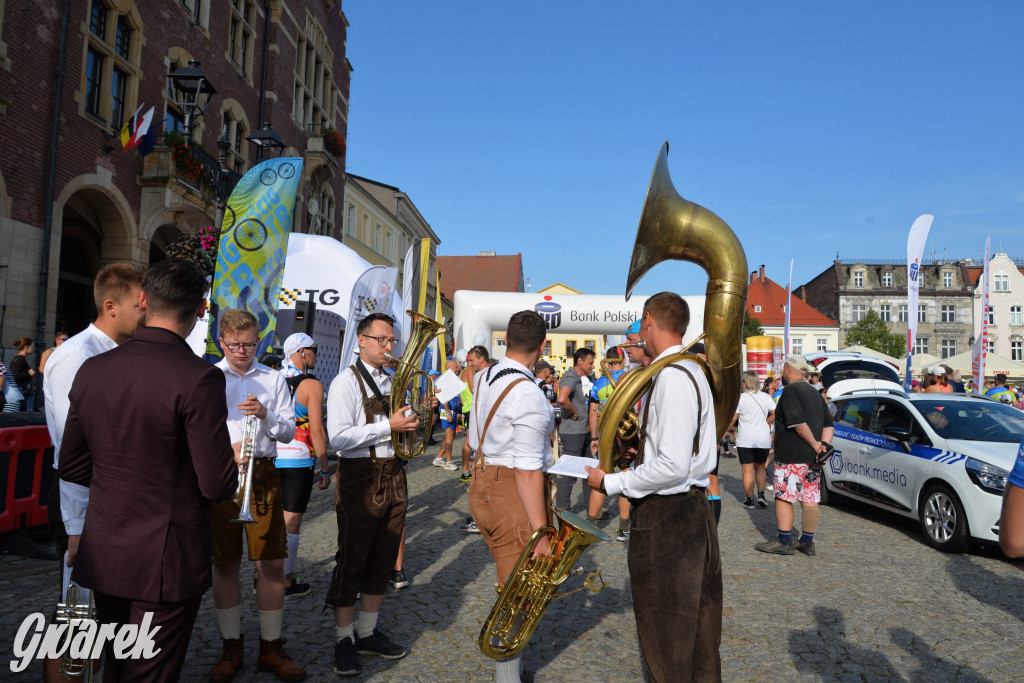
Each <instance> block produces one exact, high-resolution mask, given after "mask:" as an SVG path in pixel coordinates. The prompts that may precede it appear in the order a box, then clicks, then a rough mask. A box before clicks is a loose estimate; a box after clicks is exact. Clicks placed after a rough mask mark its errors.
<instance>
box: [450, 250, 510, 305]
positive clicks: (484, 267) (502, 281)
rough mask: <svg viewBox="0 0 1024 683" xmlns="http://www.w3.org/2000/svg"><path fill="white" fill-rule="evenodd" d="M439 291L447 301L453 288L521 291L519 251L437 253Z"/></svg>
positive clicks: (453, 293) (453, 298)
mask: <svg viewBox="0 0 1024 683" xmlns="http://www.w3.org/2000/svg"><path fill="white" fill-rule="evenodd" d="M437 267H438V269H439V270H440V271H441V294H443V295H444V296H445V298H447V299H448V300H449V301H454V300H455V292H456V291H458V290H460V289H470V290H475V291H481V292H521V291H523V284H522V283H523V255H522V254H521V253H520V254H509V255H496V256H489V255H488V256H438V257H437Z"/></svg>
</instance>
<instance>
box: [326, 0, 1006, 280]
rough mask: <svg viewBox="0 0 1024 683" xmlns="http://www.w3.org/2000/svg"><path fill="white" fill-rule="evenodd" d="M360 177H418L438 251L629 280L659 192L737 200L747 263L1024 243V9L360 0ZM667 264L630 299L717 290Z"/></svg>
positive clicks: (813, 266) (552, 274)
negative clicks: (924, 241) (659, 165)
mask: <svg viewBox="0 0 1024 683" xmlns="http://www.w3.org/2000/svg"><path fill="white" fill-rule="evenodd" d="M343 9H344V10H345V13H346V15H347V17H348V19H349V21H350V22H351V27H350V28H349V32H348V46H347V56H348V58H349V60H350V61H351V62H352V64H353V66H354V68H355V71H354V73H353V74H352V87H351V106H350V113H349V135H348V161H347V164H348V170H349V171H350V172H352V173H356V174H358V175H362V176H366V177H369V178H373V179H375V180H379V181H381V182H385V183H389V184H392V185H397V186H399V187H401V188H402V190H404V191H405V192H407V193H408V194H409V195H410V197H411V198H412V200H413V201H414V202H415V203H416V206H417V207H418V208H419V209H420V211H421V213H422V214H423V215H424V216H425V217H426V219H427V220H428V221H429V222H430V224H431V226H432V227H433V228H434V231H435V232H436V233H437V234H438V236H439V237H440V238H441V241H442V244H441V246H440V248H439V252H438V253H440V254H442V255H461V254H475V253H476V252H478V251H481V250H493V251H496V252H498V253H516V252H522V254H523V269H524V272H525V275H526V277H527V278H529V280H530V282H531V285H532V289H533V290H536V289H539V288H541V287H544V286H546V285H548V284H550V283H552V282H556V281H562V282H564V283H566V284H568V285H570V286H572V287H575V288H577V289H579V290H582V291H583V292H585V293H588V294H620V293H622V292H623V291H624V289H625V280H626V271H627V269H628V266H629V258H630V253H631V250H632V245H633V241H634V238H635V235H636V228H637V223H638V221H639V218H640V210H641V207H642V205H643V201H644V197H645V194H646V191H647V184H648V182H649V180H650V174H651V171H652V169H653V167H654V162H655V160H656V157H657V154H658V150H659V147H660V145H661V144H662V142H664V141H666V140H667V141H668V142H669V143H670V152H669V158H668V161H669V168H670V170H671V174H672V180H673V182H674V184H675V187H676V189H677V190H678V191H679V193H680V194H682V195H683V196H684V197H685V198H687V199H689V200H690V201H693V202H696V203H698V204H701V205H702V206H704V207H706V208H708V209H711V210H712V211H714V212H715V213H717V214H718V215H719V216H721V217H722V218H723V219H724V220H725V221H726V222H727V223H729V225H730V226H732V228H733V230H734V231H735V232H736V234H737V235H738V236H739V238H740V241H741V242H742V244H743V246H744V249H745V251H746V255H747V262H748V264H749V266H750V269H751V270H754V269H756V268H757V266H758V265H760V264H765V265H766V267H767V272H768V275H769V277H772V279H774V280H776V281H778V282H780V283H782V284H783V285H785V282H786V279H787V275H788V269H789V261H790V259H791V258H794V259H795V261H796V262H795V265H794V273H793V281H794V284H795V285H799V284H802V283H804V282H806V281H807V280H809V279H811V278H812V277H814V276H815V275H817V274H818V273H820V272H821V271H823V270H824V269H825V268H827V267H828V266H829V265H830V264H831V262H832V259H834V258H835V257H836V253H837V252H838V253H839V255H840V257H841V258H844V259H848V258H862V259H865V258H891V259H905V258H906V242H907V233H908V231H909V230H910V226H911V224H912V223H913V221H914V219H915V218H917V216H919V215H920V214H922V213H932V214H934V215H935V221H934V223H933V225H932V229H931V234H930V238H929V241H928V246H927V248H926V257H927V256H928V255H930V254H931V253H932V250H933V249H934V251H935V253H936V255H937V256H939V257H942V256H943V254H947V255H948V257H949V258H961V257H974V258H980V257H981V255H982V254H983V252H984V243H985V237H986V235H991V236H992V248H993V252H995V251H999V250H1003V251H1006V252H1007V253H1008V254H1009V255H1010V256H1011V257H1014V258H1016V257H1024V230H1021V226H1022V225H1024V221H1022V220H1021V219H1022V212H1024V169H1022V165H1021V163H1022V160H1024V149H1022V146H1024V145H1022V141H1024V133H1022V123H1024V121H1022V113H1024V111H1022V109H1024V107H1022V104H1024V102H1022V99H1024V96H1022V78H1024V71H1022V68H1021V67H1022V65H1024V58H1022V57H1024V54H1022V53H1024V48H1022V46H1024V41H1021V39H1020V34H1021V28H1022V26H1024V21H1022V20H1024V4H1019V3H1011V2H983V3H963V2H957V3H954V2H872V1H865V0H861V1H859V2H783V1H781V0H780V1H776V2H763V1H762V2H669V1H662V0H658V1H654V0H649V1H643V0H635V1H633V2H617V3H612V2H604V1H602V0H593V1H591V2H586V3H584V2H575V1H572V2H570V1H565V2H562V1H558V0H556V1H554V2H550V1H549V2H539V1H535V0H520V1H518V2H493V1H492V2H482V1H478V2H469V1H468V0H466V1H462V2H455V1H449V0H441V1H439V2H422V1H420V0H405V1H402V2H388V1H385V0H361V1H350V2H346V3H344V6H343ZM705 284H706V278H705V276H704V274H703V271H701V270H700V268H699V267H697V266H695V265H693V264H689V263H665V264H662V265H659V266H657V267H656V268H655V269H654V270H652V271H651V272H650V273H648V275H647V276H646V277H645V278H644V279H643V280H641V282H640V284H639V285H638V286H637V289H636V293H638V294H650V293H653V292H657V291H660V290H663V289H669V290H673V291H677V292H679V293H681V294H700V293H703V291H704V287H705Z"/></svg>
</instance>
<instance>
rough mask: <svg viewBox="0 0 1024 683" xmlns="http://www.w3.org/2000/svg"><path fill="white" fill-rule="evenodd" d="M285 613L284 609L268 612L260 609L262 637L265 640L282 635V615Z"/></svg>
mask: <svg viewBox="0 0 1024 683" xmlns="http://www.w3.org/2000/svg"><path fill="white" fill-rule="evenodd" d="M283 614H284V610H283V609H275V610H271V611H267V612H264V611H263V610H260V638H262V639H263V640H277V639H278V638H280V637H281V616H282V615H283Z"/></svg>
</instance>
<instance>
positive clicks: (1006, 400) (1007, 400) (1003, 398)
mask: <svg viewBox="0 0 1024 683" xmlns="http://www.w3.org/2000/svg"><path fill="white" fill-rule="evenodd" d="M999 400H1000V401H1002V402H1003V403H1013V399H1012V398H1010V395H1009V394H1007V393H1005V392H1003V393H1001V394H999Z"/></svg>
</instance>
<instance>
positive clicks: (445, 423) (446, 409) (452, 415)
mask: <svg viewBox="0 0 1024 683" xmlns="http://www.w3.org/2000/svg"><path fill="white" fill-rule="evenodd" d="M445 368H446V369H447V370H451V371H452V372H453V373H455V375H456V376H457V375H458V374H459V361H457V360H454V359H452V360H449V361H448V362H447V363H445ZM461 411H462V401H460V400H459V397H458V396H456V397H455V398H453V399H452V400H450V401H448V402H447V403H445V404H444V405H442V406H439V417H440V418H441V429H442V430H443V431H444V441H443V442H442V443H441V452H440V453H438V454H437V457H436V458H434V462H433V465H434V467H443V468H444V469H446V470H452V471H454V470H457V469H459V466H458V465H456V464H455V463H453V462H452V444H454V443H455V429H456V420H458V416H459V414H460V413H461Z"/></svg>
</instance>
